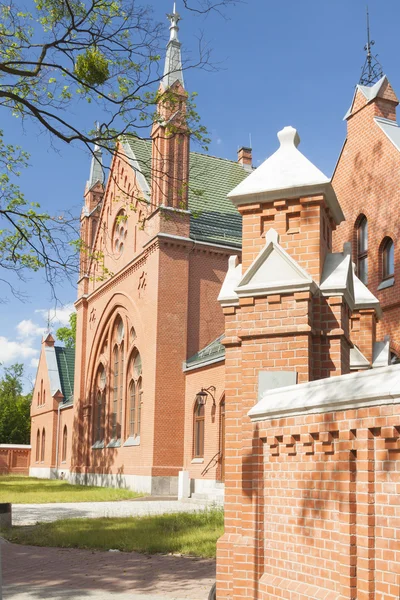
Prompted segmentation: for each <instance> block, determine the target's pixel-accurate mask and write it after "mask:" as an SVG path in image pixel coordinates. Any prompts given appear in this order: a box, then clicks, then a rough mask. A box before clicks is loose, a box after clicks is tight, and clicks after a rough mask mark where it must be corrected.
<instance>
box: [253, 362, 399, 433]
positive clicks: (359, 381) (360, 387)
mask: <svg viewBox="0 0 400 600" xmlns="http://www.w3.org/2000/svg"><path fill="white" fill-rule="evenodd" d="M399 403H400V365H391V366H388V367H382V368H380V369H370V370H368V371H361V372H358V373H350V374H349V375H340V376H339V377H330V378H328V379H320V380H318V381H311V382H310V383H303V384H300V385H292V386H288V387H284V388H280V389H278V390H270V391H268V392H265V393H264V395H263V397H262V399H261V400H260V402H258V404H256V405H255V406H254V407H253V408H252V409H251V410H250V411H249V413H248V416H249V417H250V419H251V420H252V421H263V420H266V419H272V418H274V419H276V418H281V417H287V416H295V415H304V414H312V413H325V412H336V411H343V410H350V409H359V408H363V407H368V406H376V405H383V404H399Z"/></svg>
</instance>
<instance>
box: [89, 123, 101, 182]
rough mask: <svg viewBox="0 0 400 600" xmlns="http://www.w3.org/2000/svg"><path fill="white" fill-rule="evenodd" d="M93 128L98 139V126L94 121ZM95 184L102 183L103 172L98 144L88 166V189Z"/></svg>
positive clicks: (95, 145)
mask: <svg viewBox="0 0 400 600" xmlns="http://www.w3.org/2000/svg"><path fill="white" fill-rule="evenodd" d="M95 127H96V134H97V137H98V136H99V135H100V124H99V122H98V121H96V123H95ZM97 182H99V183H101V184H103V183H104V171H103V152H102V150H101V148H100V146H99V145H98V143H97V142H95V144H94V148H93V156H92V162H91V165H90V176H89V181H88V187H89V189H90V188H92V187H93V186H94V184H95V183H97Z"/></svg>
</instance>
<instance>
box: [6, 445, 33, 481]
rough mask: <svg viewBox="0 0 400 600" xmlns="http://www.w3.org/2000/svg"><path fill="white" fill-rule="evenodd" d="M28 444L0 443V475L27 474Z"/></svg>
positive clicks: (29, 449) (28, 460)
mask: <svg viewBox="0 0 400 600" xmlns="http://www.w3.org/2000/svg"><path fill="white" fill-rule="evenodd" d="M30 459H31V448H30V446H25V447H23V446H19V445H16V446H14V447H11V445H10V446H9V445H8V444H0V475H28V474H29V464H30Z"/></svg>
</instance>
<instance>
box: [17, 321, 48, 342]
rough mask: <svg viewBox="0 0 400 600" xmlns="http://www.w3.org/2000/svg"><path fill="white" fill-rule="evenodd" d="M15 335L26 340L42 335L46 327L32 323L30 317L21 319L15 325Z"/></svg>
mask: <svg viewBox="0 0 400 600" xmlns="http://www.w3.org/2000/svg"><path fill="white" fill-rule="evenodd" d="M16 329H17V336H18V337H19V338H20V339H23V340H26V339H29V338H38V337H42V336H43V335H44V334H45V333H46V328H45V327H41V326H40V325H37V324H36V323H34V322H33V321H32V320H31V319H23V321H20V322H19V323H18V325H17V327H16Z"/></svg>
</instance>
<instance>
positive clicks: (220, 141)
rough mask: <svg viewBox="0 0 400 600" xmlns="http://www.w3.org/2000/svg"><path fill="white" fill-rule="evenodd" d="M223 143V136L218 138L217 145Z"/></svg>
mask: <svg viewBox="0 0 400 600" xmlns="http://www.w3.org/2000/svg"><path fill="white" fill-rule="evenodd" d="M221 144H222V139H221V138H217V146H220V145H221Z"/></svg>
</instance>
